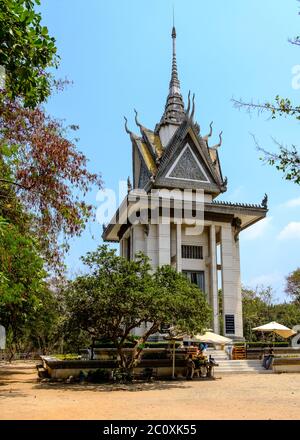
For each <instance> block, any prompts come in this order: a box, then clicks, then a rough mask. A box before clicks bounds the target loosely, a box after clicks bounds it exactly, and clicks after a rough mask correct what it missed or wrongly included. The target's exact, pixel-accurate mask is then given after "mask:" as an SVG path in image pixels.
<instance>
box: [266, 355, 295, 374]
mask: <svg viewBox="0 0 300 440" xmlns="http://www.w3.org/2000/svg"><path fill="white" fill-rule="evenodd" d="M272 370H273V372H274V373H300V357H282V358H280V357H279V358H276V357H275V358H274V360H273V364H272Z"/></svg>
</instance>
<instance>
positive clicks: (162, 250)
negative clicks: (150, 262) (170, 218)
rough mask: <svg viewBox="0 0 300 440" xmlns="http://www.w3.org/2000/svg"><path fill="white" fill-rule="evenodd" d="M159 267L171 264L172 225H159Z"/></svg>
mask: <svg viewBox="0 0 300 440" xmlns="http://www.w3.org/2000/svg"><path fill="white" fill-rule="evenodd" d="M157 226H158V265H159V266H162V265H163V264H170V263H171V252H170V245H171V237H170V224H161V223H159V224H158V225H157Z"/></svg>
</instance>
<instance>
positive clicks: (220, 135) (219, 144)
mask: <svg viewBox="0 0 300 440" xmlns="http://www.w3.org/2000/svg"><path fill="white" fill-rule="evenodd" d="M222 134H223V131H221V132H220V134H219V139H220V141H219V143H218V144H216V145H214V146H213V147H210V148H212V149H213V150H216V149H217V148H219V147H220V146H221V145H222V140H223V139H222Z"/></svg>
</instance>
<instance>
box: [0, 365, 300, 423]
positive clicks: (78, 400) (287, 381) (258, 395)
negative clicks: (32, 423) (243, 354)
mask: <svg viewBox="0 0 300 440" xmlns="http://www.w3.org/2000/svg"><path fill="white" fill-rule="evenodd" d="M0 419H2V420H10V419H14V420H16V419H21V420H26V419H30V420H37V419H104V420H108V419H122V420H126V419H157V420H159V419H169V420H170V419H300V374H239V375H223V377H220V378H218V374H217V379H216V380H211V381H206V380H198V381H197V380H195V381H193V382H186V381H178V382H167V381H164V382H153V383H148V384H134V385H130V386H125V385H119V386H116V385H93V384H92V385H79V384H61V383H40V382H38V381H37V375H36V370H35V368H34V363H32V362H29V361H28V362H14V363H13V364H12V365H9V364H4V363H0Z"/></svg>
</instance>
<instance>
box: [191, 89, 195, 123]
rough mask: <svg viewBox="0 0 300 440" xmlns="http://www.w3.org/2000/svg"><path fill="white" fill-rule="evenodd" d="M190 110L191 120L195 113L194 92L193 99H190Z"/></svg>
mask: <svg viewBox="0 0 300 440" xmlns="http://www.w3.org/2000/svg"><path fill="white" fill-rule="evenodd" d="M192 102H193V104H192V111H191V121H193V119H194V114H195V93H193V99H192Z"/></svg>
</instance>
